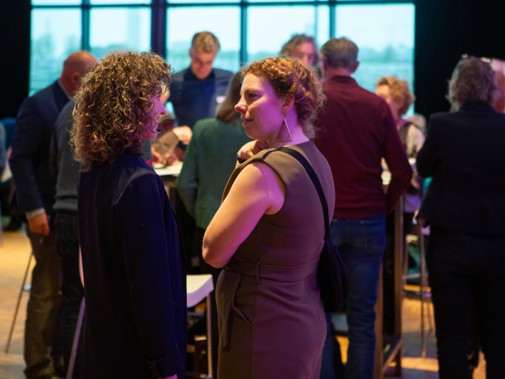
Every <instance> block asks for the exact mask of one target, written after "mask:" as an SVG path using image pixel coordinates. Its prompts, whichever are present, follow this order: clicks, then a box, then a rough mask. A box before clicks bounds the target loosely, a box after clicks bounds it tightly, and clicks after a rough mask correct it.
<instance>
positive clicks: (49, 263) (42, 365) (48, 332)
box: [9, 51, 97, 379]
mask: <svg viewBox="0 0 505 379" xmlns="http://www.w3.org/2000/svg"><path fill="white" fill-rule="evenodd" d="M96 63H97V60H96V58H95V57H94V56H93V55H92V54H90V53H89V52H87V51H78V52H76V53H73V54H71V55H70V56H68V57H67V59H66V60H65V62H64V63H63V69H62V72H61V75H60V77H59V79H58V80H56V81H55V82H54V83H52V84H51V85H50V86H48V87H46V88H44V89H42V90H40V91H39V92H37V93H35V94H34V95H33V96H30V97H28V98H27V99H25V100H24V101H23V103H22V104H21V107H20V108H19V112H18V115H17V119H16V124H17V125H16V130H15V133H14V138H13V141H12V155H11V158H10V160H9V164H10V167H11V170H12V175H13V177H14V181H15V183H16V191H17V196H18V205H19V208H20V211H22V212H24V214H25V216H26V220H27V224H28V225H27V228H26V234H27V235H28V238H29V239H30V244H31V247H32V253H33V255H34V257H35V266H34V268H33V271H32V283H31V290H30V299H29V300H28V308H27V317H26V325H25V337H24V358H25V363H26V369H25V375H26V378H27V379H50V378H52V377H53V375H54V374H55V370H57V369H58V368H59V367H60V366H61V365H62V362H61V348H60V347H59V346H58V344H57V343H56V344H55V341H57V340H58V338H57V337H56V336H57V335H58V333H59V330H58V329H59V320H60V313H61V312H60V302H61V299H60V296H61V295H60V284H61V268H60V261H59V257H58V253H57V249H56V236H55V233H54V227H53V218H52V215H53V203H54V193H55V182H54V179H53V178H52V177H51V175H50V174H49V146H50V142H51V136H52V133H53V129H54V122H55V120H56V118H57V117H58V114H59V113H60V111H61V110H62V108H63V107H64V106H65V104H67V102H68V101H69V100H70V99H71V98H72V97H73V96H74V94H75V92H76V91H77V89H78V87H79V85H80V82H81V79H82V77H83V76H84V74H85V73H86V72H87V71H88V70H89V69H90V68H91V67H93V66H94V65H95V64H96ZM60 374H61V373H60Z"/></svg>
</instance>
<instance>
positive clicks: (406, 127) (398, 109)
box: [375, 76, 424, 335]
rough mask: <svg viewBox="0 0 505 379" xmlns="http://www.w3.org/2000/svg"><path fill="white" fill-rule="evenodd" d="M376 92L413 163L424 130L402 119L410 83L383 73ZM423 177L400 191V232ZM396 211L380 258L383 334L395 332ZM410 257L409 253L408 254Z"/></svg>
mask: <svg viewBox="0 0 505 379" xmlns="http://www.w3.org/2000/svg"><path fill="white" fill-rule="evenodd" d="M375 94H376V95H378V96H380V97H382V98H383V99H384V100H385V101H386V103H387V104H388V105H389V109H390V110H391V113H392V115H393V118H394V120H395V124H396V129H397V130H398V133H399V135H400V139H401V141H402V144H403V147H404V148H405V152H406V153H407V157H408V158H409V160H410V163H411V164H412V165H413V166H415V159H416V156H417V153H418V152H419V150H421V147H422V146H423V143H424V133H423V132H422V131H421V128H419V127H418V126H417V125H416V124H414V123H412V122H409V121H408V120H406V119H404V118H403V116H404V115H405V113H407V111H408V109H409V107H410V106H411V105H412V103H413V102H414V99H415V98H414V95H413V94H412V92H410V89H409V84H408V83H407V82H406V81H405V80H400V79H398V78H397V77H396V76H383V77H381V78H380V79H379V80H378V81H377V84H376V88H375ZM422 186H423V182H422V179H421V178H419V176H418V175H417V174H415V169H414V175H413V177H412V180H411V182H410V186H409V187H408V188H407V191H406V192H405V193H404V194H403V235H402V238H405V237H406V235H407V234H411V233H412V232H413V224H414V214H415V213H416V212H417V211H418V210H419V208H420V207H421V196H422ZM394 232H395V214H394V213H391V214H389V215H388V216H387V217H386V238H387V245H386V251H385V253H384V260H383V265H382V268H383V278H382V285H383V291H382V293H383V307H382V311H383V317H382V326H383V331H384V334H386V335H394V332H395V318H394V311H395V307H394V306H395V290H394V286H395V280H394V279H395V278H394V262H395V249H394V241H395V238H394V237H395V235H394ZM409 258H410V256H409ZM411 261H412V263H411V265H412V264H413V265H415V262H414V261H413V259H412V258H410V259H409V262H411Z"/></svg>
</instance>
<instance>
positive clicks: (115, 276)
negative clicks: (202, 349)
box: [71, 51, 187, 379]
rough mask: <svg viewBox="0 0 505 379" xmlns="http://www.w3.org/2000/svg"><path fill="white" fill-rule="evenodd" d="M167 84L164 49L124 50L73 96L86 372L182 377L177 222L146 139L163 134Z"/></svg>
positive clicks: (182, 287) (183, 316)
mask: <svg viewBox="0 0 505 379" xmlns="http://www.w3.org/2000/svg"><path fill="white" fill-rule="evenodd" d="M133 83H135V85H133ZM169 85H170V66H169V65H168V64H167V63H166V62H165V61H164V60H163V59H162V58H161V57H160V56H158V55H156V54H154V53H141V54H139V53H134V52H128V51H126V52H117V53H111V54H109V55H107V56H106V57H105V58H104V59H103V60H102V62H101V63H99V64H98V65H97V66H96V67H95V68H94V69H93V70H92V71H91V72H90V73H89V75H87V76H86V78H85V79H84V81H83V84H82V87H81V88H80V90H79V92H78V93H77V96H76V105H75V110H74V128H73V130H72V137H71V138H72V143H73V146H74V150H75V154H76V158H77V159H78V161H79V162H81V164H82V167H83V168H82V171H81V173H80V176H79V188H78V207H79V235H80V242H81V252H82V267H83V274H84V293H85V299H86V315H85V324H84V325H85V326H84V330H85V333H84V338H85V341H84V361H83V367H84V377H85V378H93V379H102V378H103V379H105V378H132V379H134V378H135V379H137V378H184V373H185V356H186V323H187V312H186V277H185V272H184V268H183V264H182V257H181V253H180V246H179V237H178V228H177V223H176V220H175V216H174V213H173V211H172V208H171V206H170V202H169V200H168V197H167V193H166V191H165V189H164V187H163V184H162V182H161V179H160V177H159V176H158V175H157V174H156V173H155V172H154V171H153V169H152V168H151V167H150V166H149V165H148V164H147V163H146V162H145V160H144V159H143V158H142V156H141V154H142V151H141V147H142V143H143V142H144V141H145V140H148V139H154V138H156V136H157V131H158V130H157V129H158V119H159V117H160V115H162V114H164V113H165V108H164V106H163V103H162V102H161V100H160V97H161V95H162V91H163V89H164V88H168V86H169Z"/></svg>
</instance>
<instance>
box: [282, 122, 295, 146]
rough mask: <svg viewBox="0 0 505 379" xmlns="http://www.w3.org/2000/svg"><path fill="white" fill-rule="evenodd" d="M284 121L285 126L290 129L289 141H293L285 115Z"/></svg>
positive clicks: (289, 131)
mask: <svg viewBox="0 0 505 379" xmlns="http://www.w3.org/2000/svg"><path fill="white" fill-rule="evenodd" d="M282 122H283V124H284V126H285V127H286V130H287V131H288V134H289V141H288V142H291V141H293V137H291V130H289V125H288V122H287V121H286V116H284V118H283V119H282Z"/></svg>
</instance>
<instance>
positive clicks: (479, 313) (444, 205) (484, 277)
mask: <svg viewBox="0 0 505 379" xmlns="http://www.w3.org/2000/svg"><path fill="white" fill-rule="evenodd" d="M496 89H497V87H496V77H495V74H494V72H493V70H492V68H491V65H490V63H489V61H482V60H481V59H479V58H474V57H468V58H466V59H462V60H460V61H459V62H458V64H457V65H456V68H455V69H454V71H453V73H452V77H451V80H450V82H449V94H448V99H449V101H450V103H451V109H452V110H453V112H451V113H437V114H434V115H432V116H431V117H430V121H429V126H428V134H427V137H426V141H425V143H424V145H423V147H422V149H421V151H419V154H418V155H417V170H418V172H419V174H420V175H421V176H423V177H431V178H432V181H431V183H430V186H429V188H428V191H427V193H426V196H425V198H424V200H423V204H422V206H421V210H420V216H419V220H420V223H421V224H422V225H424V226H426V225H429V226H430V243H429V245H428V251H427V263H428V271H429V273H430V276H429V281H430V286H431V291H432V299H433V305H434V310H435V326H436V337H437V351H438V353H437V354H438V363H439V375H440V378H441V379H448V378H461V379H470V378H471V377H472V374H471V367H470V366H469V364H468V363H469V362H468V357H467V353H468V346H469V323H470V321H469V318H470V317H471V314H472V313H473V314H475V315H476V319H477V323H476V324H477V330H478V340H479V342H480V347H481V349H482V352H483V353H484V358H485V360H486V378H487V379H497V378H502V377H503V373H504V372H505V360H504V359H503V357H505V303H504V302H503V301H501V299H503V298H504V297H505V274H504V273H505V259H504V256H503V246H505V176H504V175H503V174H502V173H501V171H500V169H497V168H500V167H503V165H505V155H504V154H503V146H505V115H504V114H502V113H498V112H496V111H495V110H494V109H493V108H492V105H493V103H494V100H495V95H496Z"/></svg>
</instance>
